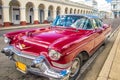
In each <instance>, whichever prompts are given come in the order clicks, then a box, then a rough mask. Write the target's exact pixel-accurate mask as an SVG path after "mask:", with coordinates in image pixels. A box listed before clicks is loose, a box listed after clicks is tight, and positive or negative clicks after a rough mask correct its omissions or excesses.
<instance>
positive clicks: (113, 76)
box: [97, 29, 120, 80]
mask: <svg viewBox="0 0 120 80" xmlns="http://www.w3.org/2000/svg"><path fill="white" fill-rule="evenodd" d="M97 80H120V29H119V31H118V35H117V38H116V40H115V42H114V44H113V47H112V49H111V51H110V53H109V55H108V57H107V59H106V61H105V63H104V65H103V67H102V69H101V72H100V73H99V76H98V78H97Z"/></svg>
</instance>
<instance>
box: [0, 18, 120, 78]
mask: <svg viewBox="0 0 120 80" xmlns="http://www.w3.org/2000/svg"><path fill="white" fill-rule="evenodd" d="M104 22H105V23H108V24H111V26H112V28H113V31H114V30H115V29H116V28H117V27H118V25H119V24H120V23H119V22H120V19H114V20H111V19H108V20H104ZM28 29H29V28H28ZM16 30H18V29H14V30H4V31H0V50H1V49H2V48H3V47H5V46H6V44H5V43H4V40H3V37H2V35H3V34H4V33H6V32H10V31H16ZM113 31H112V32H113ZM116 35H117V34H115V35H114V36H113V37H112V38H111V40H110V41H109V44H107V45H106V47H105V49H104V50H103V51H102V52H101V53H100V55H99V56H98V57H97V58H96V59H95V60H94V62H93V63H92V65H91V66H90V67H89V69H87V71H86V73H85V74H84V75H83V77H81V80H96V77H97V76H98V74H99V71H100V69H101V67H102V65H103V64H104V61H105V59H106V57H107V55H108V53H109V51H110V49H111V47H112V44H113V43H114V40H115V37H116ZM0 80H48V79H47V78H44V77H42V76H35V75H32V74H26V75H25V74H22V73H21V72H19V71H17V70H16V68H15V65H14V62H13V61H10V60H9V59H8V58H7V57H6V56H4V55H3V54H1V53H0Z"/></svg>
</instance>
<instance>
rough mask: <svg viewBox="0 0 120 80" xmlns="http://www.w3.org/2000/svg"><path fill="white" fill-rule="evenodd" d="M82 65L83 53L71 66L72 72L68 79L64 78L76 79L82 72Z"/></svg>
mask: <svg viewBox="0 0 120 80" xmlns="http://www.w3.org/2000/svg"><path fill="white" fill-rule="evenodd" d="M81 66H82V55H81V54H80V55H79V56H77V57H76V58H75V59H74V60H73V63H72V65H71V67H70V74H69V75H68V77H67V79H64V80H76V78H77V77H78V75H79V73H80V68H81Z"/></svg>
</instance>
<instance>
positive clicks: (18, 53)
mask: <svg viewBox="0 0 120 80" xmlns="http://www.w3.org/2000/svg"><path fill="white" fill-rule="evenodd" d="M7 48H8V50H11V51H12V52H13V53H15V54H16V55H18V56H21V57H25V58H28V59H33V60H34V59H35V58H36V57H33V56H28V55H25V54H23V53H22V52H20V51H18V50H15V48H14V47H13V46H8V47H7Z"/></svg>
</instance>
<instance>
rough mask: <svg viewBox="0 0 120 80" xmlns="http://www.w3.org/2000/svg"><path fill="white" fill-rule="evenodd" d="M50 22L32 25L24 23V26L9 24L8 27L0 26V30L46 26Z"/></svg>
mask: <svg viewBox="0 0 120 80" xmlns="http://www.w3.org/2000/svg"><path fill="white" fill-rule="evenodd" d="M48 25H50V24H34V25H25V26H9V27H0V31H1V30H7V29H18V28H19V29H20V28H27V27H42V26H48Z"/></svg>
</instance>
